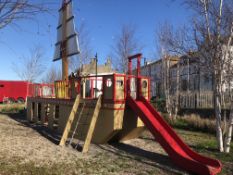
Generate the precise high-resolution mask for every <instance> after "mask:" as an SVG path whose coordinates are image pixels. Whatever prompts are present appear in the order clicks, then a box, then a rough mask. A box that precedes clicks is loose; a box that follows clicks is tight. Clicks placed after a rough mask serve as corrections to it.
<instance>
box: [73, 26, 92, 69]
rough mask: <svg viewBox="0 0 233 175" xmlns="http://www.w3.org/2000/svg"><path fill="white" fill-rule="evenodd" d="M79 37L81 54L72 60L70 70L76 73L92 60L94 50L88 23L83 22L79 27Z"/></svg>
mask: <svg viewBox="0 0 233 175" xmlns="http://www.w3.org/2000/svg"><path fill="white" fill-rule="evenodd" d="M77 30H78V37H79V46H80V51H81V52H80V54H79V55H77V56H75V57H73V58H71V60H70V70H71V71H73V72H74V71H75V70H76V69H78V68H79V67H81V66H82V64H87V63H89V62H90V60H91V56H92V55H93V54H92V48H91V39H90V33H89V31H88V30H87V27H86V23H84V22H81V24H80V25H79V27H78V29H77Z"/></svg>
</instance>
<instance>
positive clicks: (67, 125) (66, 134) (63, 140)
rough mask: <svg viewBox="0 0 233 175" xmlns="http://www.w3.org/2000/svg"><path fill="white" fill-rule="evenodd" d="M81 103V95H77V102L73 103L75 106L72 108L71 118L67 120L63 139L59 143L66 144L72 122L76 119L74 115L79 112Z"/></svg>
mask: <svg viewBox="0 0 233 175" xmlns="http://www.w3.org/2000/svg"><path fill="white" fill-rule="evenodd" d="M79 103H80V95H77V96H76V99H75V102H74V105H73V108H72V110H71V112H70V116H69V118H68V120H67V123H66V126H65V129H64V132H63V134H62V137H61V140H60V143H59V145H60V146H64V145H65V143H66V140H67V138H68V135H69V132H70V129H71V126H72V123H73V121H74V117H75V115H76V113H77V110H78V106H79Z"/></svg>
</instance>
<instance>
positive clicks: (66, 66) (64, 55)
mask: <svg viewBox="0 0 233 175" xmlns="http://www.w3.org/2000/svg"><path fill="white" fill-rule="evenodd" d="M62 11H63V16H62V24H64V27H62V34H63V35H62V43H61V48H62V53H61V57H62V80H68V75H69V61H68V56H67V52H66V50H67V44H66V36H67V30H66V28H67V26H66V19H67V2H66V0H63V3H62Z"/></svg>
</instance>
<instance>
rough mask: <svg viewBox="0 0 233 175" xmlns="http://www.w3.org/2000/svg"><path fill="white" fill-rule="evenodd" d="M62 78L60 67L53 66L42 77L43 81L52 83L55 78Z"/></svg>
mask: <svg viewBox="0 0 233 175" xmlns="http://www.w3.org/2000/svg"><path fill="white" fill-rule="evenodd" d="M61 79H62V72H61V70H60V69H57V68H55V67H54V66H53V67H50V68H49V69H48V71H47V73H46V74H45V76H44V77H43V78H42V80H41V81H42V82H43V83H54V81H56V80H61Z"/></svg>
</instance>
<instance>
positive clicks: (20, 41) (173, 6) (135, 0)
mask: <svg viewBox="0 0 233 175" xmlns="http://www.w3.org/2000/svg"><path fill="white" fill-rule="evenodd" d="M39 1H43V2H49V3H51V4H50V5H49V6H50V8H51V9H53V10H52V11H51V14H42V15H38V16H37V20H36V22H35V21H32V20H29V21H28V20H27V21H20V22H17V26H20V27H16V25H10V26H7V27H6V28H4V29H2V30H0V53H1V54H0V61H1V64H0V79H5V80H18V79H19V77H18V76H17V75H16V74H15V72H14V71H13V66H12V63H13V62H14V63H15V64H17V62H19V58H20V57H22V55H25V56H26V55H28V54H29V53H28V52H29V48H31V47H32V46H33V45H38V44H39V45H41V46H43V48H44V50H45V51H46V54H45V61H44V62H45V63H46V65H47V68H49V67H51V66H56V67H58V68H60V67H61V65H60V62H59V61H58V62H56V63H54V62H52V57H53V52H54V43H55V42H56V27H57V21H58V12H57V9H59V7H60V5H61V2H60V0H47V1H45V0H38V2H39ZM73 2H74V13H75V17H76V20H75V21H76V25H77V26H78V25H79V23H80V21H84V22H85V24H86V27H87V29H88V31H89V34H90V38H91V46H92V49H93V52H97V53H98V57H99V60H100V63H103V62H105V58H106V57H107V56H108V55H109V54H110V53H111V50H112V48H111V46H112V45H113V43H114V41H115V38H116V36H117V35H118V34H119V31H120V27H121V26H122V25H123V24H133V25H134V26H135V27H136V28H137V29H136V31H137V38H138V42H141V43H142V45H143V46H144V49H143V55H144V56H145V57H146V58H148V59H150V60H155V59H157V57H156V49H155V40H156V39H155V31H156V29H157V28H158V27H159V25H160V24H161V23H163V22H164V21H168V22H171V23H172V24H174V25H175V26H179V25H182V24H184V23H187V22H188V20H189V17H190V12H188V10H186V9H185V7H184V6H182V5H181V2H180V1H178V0H177V1H172V0H163V1H161V0H127V1H126V0H73ZM93 56H94V55H93ZM45 72H46V69H45ZM41 77H43V75H41Z"/></svg>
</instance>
